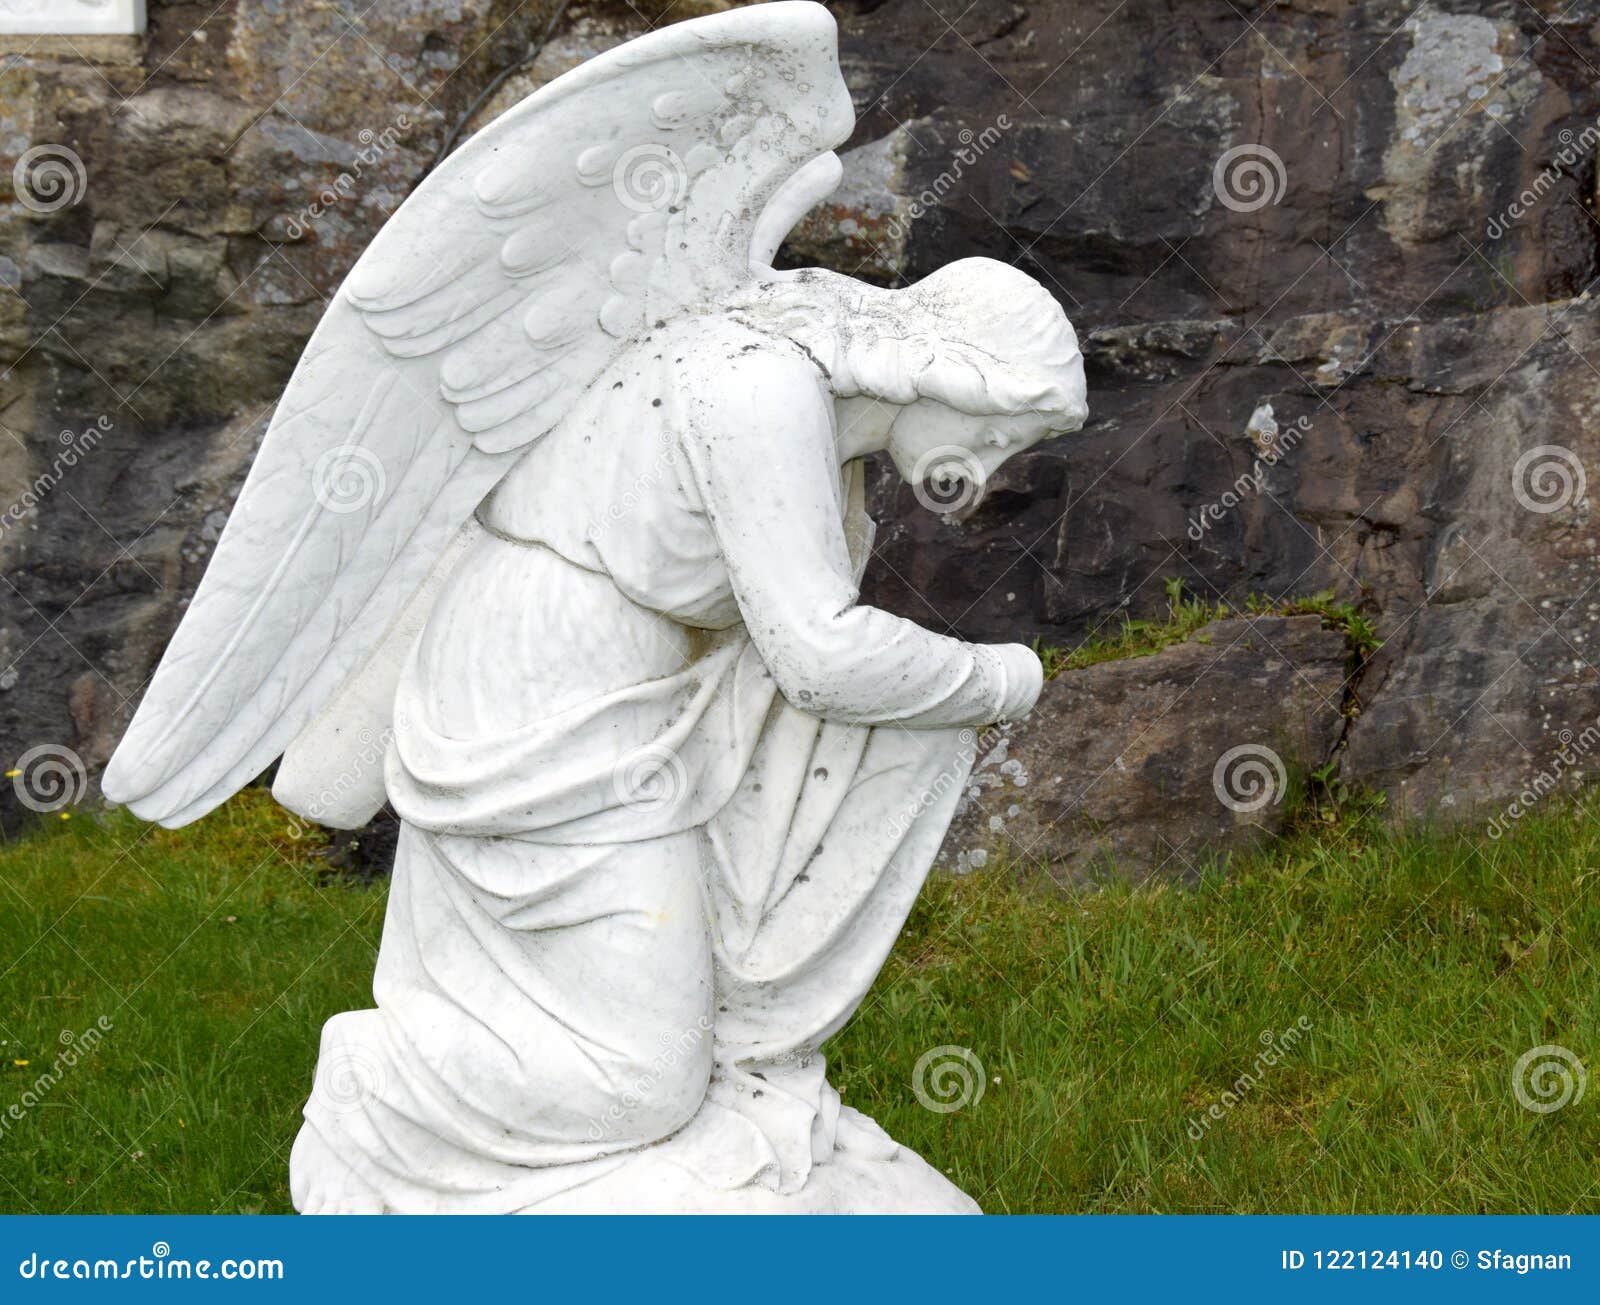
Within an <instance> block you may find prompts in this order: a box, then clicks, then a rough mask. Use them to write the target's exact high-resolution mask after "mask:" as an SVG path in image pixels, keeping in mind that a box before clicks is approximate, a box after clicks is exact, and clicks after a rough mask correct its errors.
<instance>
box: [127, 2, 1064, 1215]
mask: <svg viewBox="0 0 1600 1305" xmlns="http://www.w3.org/2000/svg"><path fill="white" fill-rule="evenodd" d="M836 47H837V34H836V31H835V27H834V23H833V20H832V18H831V17H830V16H829V14H828V13H827V11H826V10H825V9H823V8H822V6H820V5H817V4H812V3H807V2H803V0H790V2H786V3H774V4H765V5H756V6H753V7H751V8H747V9H740V10H735V11H732V12H729V13H725V14H719V15H715V16H712V17H708V18H703V19H698V20H695V21H692V22H686V23H682V24H679V25H677V26H673V27H669V28H666V29H664V30H661V31H658V32H655V33H653V34H651V35H648V36H645V37H643V38H641V39H639V40H637V41H634V42H631V43H629V44H627V45H624V46H621V47H619V48H618V49H616V50H613V51H611V52H610V53H607V54H604V55H601V56H600V57H598V58H596V59H594V60H593V61H591V62H589V63H587V64H585V65H583V66H582V67H579V68H578V69H576V70H574V71H573V72H571V73H569V74H567V75H566V76H564V77H562V78H560V79H559V80H557V81H555V82H553V83H551V84H550V85H549V86H546V87H545V88H543V89H541V90H539V91H538V92H536V93H535V94H533V95H532V96H530V97H529V98H528V99H526V100H525V101H523V102H522V103H521V104H520V105H518V106H517V107H515V108H514V109H512V110H510V111H509V112H507V113H506V114H505V115H504V116H502V117H500V118H499V119H497V120H496V121H495V122H494V123H492V124H491V125H490V126H488V127H487V128H485V129H484V130H483V131H482V132H480V133H479V134H478V135H477V136H475V137H473V138H472V139H471V140H470V141H468V142H467V143H466V144H465V145H464V146H463V147H462V148H461V149H459V150H458V151H457V152H456V153H455V154H453V155H452V156H450V158H449V159H447V160H446V162H445V163H444V164H443V165H442V166H441V167H440V168H439V169H438V170H437V171H436V172H435V173H434V174H433V175H432V176H430V177H429V178H428V179H427V181H426V182H424V183H423V184H422V185H421V186H420V187H419V188H418V189H417V191H416V193H415V194H413V195H412V196H411V197H410V198H409V199H408V200H407V201H406V202H405V203H404V204H403V205H402V206H401V207H400V209H399V210H398V211H397V212H396V213H395V215H394V216H393V218H392V219H391V220H390V221H389V222H388V223H387V225H386V226H385V227H384V228H383V230H382V231H381V232H380V233H379V235H378V236H377V238H376V239H375V240H374V241H373V243H372V245H371V247H370V248H369V249H368V250H367V252H366V253H365V255H364V256H363V257H362V258H361V259H360V261H359V262H358V263H357V264H356V266H355V268H354V270H353V271H352V272H351V274H350V276H349V278H348V280H346V282H345V283H344V285H343V286H342V287H341V288H340V290H339V292H338V293H337V295H336V296H335V297H334V298H333V300H332V302H331V303H330V305H329V307H328V310H327V313H326V315H325V316H324V318H323V319H322V322H321V324H320V326H319V327H318V329H317V331H316V333H315V335H314V336H313V338H312V340H311V342H310V344H309V345H308V347H307V349H306V352H305V355H304V357H303V358H302V360H301V361H300V364H299V367H298V370H297V371H296V372H295V374H294V377H293V379H292V380H291V382H290V384H289V386H288V389H287V391H286V393H285V394H284V396H283V400H282V402H281V404H280V406H279V408H278V410H277V413H276V416H275V418H274V419H273V422H272V425H271V428H270V430H269V432H268V434H267V436H266V439H265V442H264V443H263V444H262V446H261V449H260V451H259V453H258V455H257V457H256V460H255V463H254V466H253V468H252V470H251V472H250V475H249V477H248V479H247V481H246V482H245V485H244V488H243V490H242V492H241V494H240V497H239V500H238V503H237V505H236V507H235V508H234V510H233V513H232V516H231V518H230V520H229V522H228V525H227V528H226V530H225V532H224V533H223V536H222V539H221V541H220V542H219V544H218V546H217V550H216V554H215V556H214V558H213V559H212V561H211V564H210V567H209V569H208V571H207V573H206V575H205V578H204V581H203V583H202V584H201V586H200V588H199V591H198V593H197V594H196V595H195V597H194V600H193V602H192V603H191V605H190V607H189V609H188V611H187V613H186V614H185V616H184V619H183V622H182V624H181V625H180V627H179V629H178V631H177V633H176V635H175V636H174V638H173V640H172V642H171V645H170V647H169V648H168V649H167V652H166V654H165V657H164V658H163V660H162V662H161V665H160V667H159V668H158V670H157V672H156V674H155V676H154V679H153V681H152V682H151V685H150V687H149V690H148V692H147V693H146V695H145V698H144V700H143V703H142V704H141V707H140V709H139V711H138V714H137V715H136V717H135V719H134V721H133V723H132V725H131V726H130V728H129V730H128V732H127V734H126V736H125V738H124V739H123V741H122V744H121V747H120V748H119V750H118V752H117V754H116V756H115V757H114V758H113V760H112V762H111V765H110V767H109V768H108V770H107V772H106V775H105V780H104V789H105V792H106V794H107V796H108V797H110V798H112V799H113V800H116V801H119V802H123V803H126V804H127V805H129V806H130V807H131V808H132V809H133V810H134V811H135V812H137V813H138V814H139V815H141V816H143V817H145V818H147V819H150V820H156V821H160V822H161V823H163V824H166V825H181V824H184V823H185V822H188V821H192V820H195V819H197V818H198V817H200V816H202V815H204V814H205V813H206V812H207V811H209V810H211V809H212V808H213V807H215V806H216V805H217V804H218V803H220V802H222V801H223V800H225V799H226V798H227V797H228V796H229V795H230V794H232V793H234V792H235V791H237V790H238V789H239V788H240V787H241V786H243V785H245V784H246V783H248V782H250V781H251V780H252V779H254V778H256V777H257V776H259V775H260V774H261V773H262V772H263V771H264V770H265V769H266V768H267V767H268V766H269V765H270V764H271V763H272V762H273V761H274V759H276V758H278V757H280V755H281V756H282V761H281V763H280V767H279V771H278V776H277V781H276V785H275V788H274V792H275V794H276V795H277V797H278V798H279V800H280V801H281V802H282V803H283V804H284V805H285V806H287V807H289V808H290V809H291V810H294V811H297V812H299V813H300V814H302V815H304V816H306V817H307V818H309V819H312V820H315V821H319V822H321V823H323V824H327V825H333V826H346V827H351V826H357V825H359V824H361V823H362V822H364V821H365V820H367V819H369V818H370V817H371V816H372V814H373V813H374V812H375V811H376V809H377V808H378V807H379V806H380V805H381V803H382V802H383V801H385V800H388V801H389V802H391V803H392V804H393V806H394V809H395V810H396V811H397V812H398V813H399V815H400V817H401V820H402V832H401V837H400V844H399V850H398V853H397V856H396V861H395V866H394V877H393V882H392V885H391V890H390V897H389V903H388V914H387V917H386V920H385V924H384V929H383V938H382V945H381V949H380V953H379V956H378V960H377V970H376V975H375V978H374V984H373V989H374V997H375V1002H376V1004H375V1008H374V1009H370V1010H359V1011H352V1012H348V1013H345V1014H341V1015H337V1016H335V1017H334V1018H333V1019H331V1020H329V1022H328V1023H327V1025H326V1027H325V1028H324V1030H323V1034H322V1043H321V1050H320V1058H319V1062H318V1070H317V1075H316V1080H315V1083H314V1085H313V1088H312V1091H311V1096H310V1100H309V1102H308V1103H307V1105H306V1107H305V1122H304V1126H303V1127H302V1129H301V1131H300V1134H299V1136H298V1138H297V1140H296V1142H295V1145H294V1149H293V1152H292V1157H291V1161H290V1188H291V1192H292V1196H293V1199H294V1203H295V1205H296V1208H298V1209H299V1210H301V1211H303V1212H329V1213H332V1212H369V1213H370V1212H383V1211H393V1212H403V1213H405V1212H431V1211H441V1212H444V1211H451V1212H454V1211H460V1212H545V1211H610V1210H623V1211H654V1210H663V1211H665V1210H672V1211H972V1210H976V1206H975V1204H974V1203H973V1202H972V1201H971V1199H970V1198H969V1197H967V1196H966V1195H965V1194H963V1193H962V1192H960V1191H959V1190H958V1189H957V1188H956V1187H954V1186H953V1185H952V1184H951V1183H949V1182H948V1180H946V1179H945V1178H943V1177H942V1176H941V1175H940V1174H938V1173H937V1172H936V1171H935V1170H934V1169H933V1168H931V1167H930V1166H929V1165H927V1164H925V1163H924V1162H923V1161H922V1160H920V1159H919V1158H918V1157H916V1156H915V1155H913V1154H911V1153H910V1152H908V1151H905V1150H903V1149H901V1148H899V1147H898V1146H897V1145H896V1144H895V1143H894V1142H893V1141H892V1140H890V1139H889V1137H888V1136H887V1135H886V1134H885V1133H884V1132H883V1131H882V1130H881V1129H879V1128H878V1127H877V1126H876V1125H875V1124H874V1123H872V1121H871V1120H869V1119H867V1118H866V1117H864V1116H862V1115H860V1114H859V1113H857V1112H854V1111H852V1110H850V1109H848V1108H846V1107H843V1106H842V1105H841V1103H840V1100H839V1097H838V1094H837V1093H836V1092H835V1091H834V1090H833V1089H832V1088H831V1087H830V1086H829V1084H828V1082H827V1079H826V1077H825V1076H824V1063H823V1057H822V1056H821V1055H820V1054H819V1051H818V1049H819V1047H820V1046H821V1045H822V1043H823V1042H824V1041H825V1040H826V1039H827V1038H828V1037H830V1036H831V1035H832V1034H833V1033H834V1032H835V1031H837V1030H838V1029H839V1028H840V1027H841V1026H842V1025H843V1024H844V1023H845V1021H846V1020H847V1019H848V1018H849V1017H850V1015H851V1013H852V1012H853V1011H854V1009H855V1008H856V1006H857V1005H858V1003H859V1002H860V1001H861V999H862V997H863V996H864V994H865V993H866V992H867V989H868V987H869V985H870V984H871V983H872V981H873V979H874V977H875V976H876V974H877V972H878V970H879V968H880V966H881V965H882V964H883V961H884V959H885V956H886V955H887V953H888V951H889V948H890V945H891V944H892V942H893V941H894V938H895V936H896V934H897V933H898V931H899V930H900V928H901V926H902V923H903V921H904V919H905V917H906V914H907V912H908V911H909V909H910V907H911V904H912V900H913V898H914V897H915V895H916V893H917V892H918V890H919V887H920V885H921V883H922V880H923V878H924V876H925V875H926V873H927V871H928V868H929V866H930V864H931V862H932V860H933V857H934V855H935V853H936V851H937V849H938V847H939V844H940V841H941V839H942V837H943V835H944V832H945V829H946V826H947V824H948V822H949V820H950V817H951V814H952V811H953V809H954V806H955V804H956V802H957V800H958V797H959V795H960V793H961V791H962V788H963V785H964V782H965V779H966V776H967V773H968V770H969V768H970V766H971V764H972V761H973V753H974V750H975V749H974V727H976V726H981V725H983V724H985V723H988V722H991V721H994V720H997V719H1002V718H1007V719H1008V718H1015V717H1018V716H1020V715H1022V714H1023V713H1025V712H1026V711H1028V709H1029V708H1030V707H1031V706H1032V704H1033V702H1034V700H1035V698H1036V696H1037V695H1038V693H1039V690H1040V686H1041V675H1040V667H1039V663H1038V660H1037V659H1036V658H1035V656H1034V655H1033V653H1032V652H1031V651H1030V650H1029V649H1027V648H1025V647H1023V646H1021V645H1004V646H981V645H973V644H968V643H964V642H961V641H959V640H957V639H953V638H947V637H944V636H941V635H936V634H933V633H931V632H929V631H926V630H924V629H922V628H921V627H919V626H917V625H915V624H913V623H912V622H910V621H906V620H902V619H900V618H898V617H896V616H893V615H890V614H888V613H886V612H882V611H878V610H875V609H873V608H870V607H865V606H862V605H860V604H859V603H858V602H857V594H858V581H859V578H860V575H861V571H862V568H863V566H864V564H865V559H866V556H867V552H868V548H869V545H870V536H871V525H870V522H869V521H868V520H867V518H866V516H865V514H864V512H863V508H862V474H861V468H862V459H863V458H865V457H867V456H868V455H870V454H872V453H874V452H878V451H885V450H886V451H887V453H888V455H889V457H890V458H891V459H892V460H893V462H894V464H895V465H896V466H897V467H898V469H899V470H900V471H901V472H902V473H903V474H905V475H906V476H908V477H920V476H922V475H923V474H925V472H926V469H927V467H928V465H929V463H930V460H939V459H944V460H946V461H948V460H950V459H951V458H954V459H956V460H957V461H958V462H960V463H961V464H962V465H963V466H964V467H965V468H966V471H967V473H968V474H969V475H975V476H977V477H980V478H981V477H982V476H983V475H986V474H988V473H989V472H992V471H993V469H994V468H995V467H996V466H998V465H999V464H1000V463H1001V462H1002V461H1003V460H1004V459H1006V458H1007V457H1009V456H1010V455H1011V454H1013V453H1015V452H1017V451H1018V450H1020V449H1025V448H1027V447H1028V446H1029V445H1031V444H1033V443H1034V442H1036V441H1038V440H1041V439H1044V438H1046V437H1048V436H1050V435H1052V434H1056V433H1059V432H1064V431H1072V430H1076V429H1078V428H1079V427H1080V426H1081V425H1082V423H1083V421H1084V418H1085V414H1086V406H1085V400H1084V380H1083V367H1082V361H1081V358H1080V355H1079V352H1078V347H1077V341H1076V337H1075V336H1074V334H1073V331H1072V328H1071V326H1070V325H1069V324H1068V322H1067V319H1066V317H1065V316H1064V315H1063V313H1062V312H1061V310H1060V308H1059V307H1058V306H1057V304H1056V303H1055V301H1054V300H1053V299H1052V298H1051V296H1050V295H1048V294H1047V293H1046V292H1045V291H1044V290H1043V289H1042V288H1041V287H1040V286H1039V285H1038V284H1037V283H1036V282H1034V281H1033V280H1031V279H1030V278H1028V277H1027V276H1025V275H1023V274H1022V273H1020V272H1018V271H1016V270H1014V269H1012V268H1010V267H1007V266H1005V265H1003V264H1000V263H996V262H991V261H988V260H983V259H971V260H966V261H962V262H958V263H955V264H953V265H951V266H949V267H946V268H944V269H943V270H942V271H939V272H937V273H935V274H933V275H932V276H929V277H928V278H927V279H925V280H923V281H921V282H919V283H917V284H915V285H913V286H911V287H910V288H908V289H904V290H884V289H879V288H875V287H872V286H868V285H865V284H862V283H859V282H857V281H854V280H852V279H850V278H848V277H845V276H840V275H837V274H834V273H831V272H824V271H816V270H807V271H799V272H777V271H774V270H773V268H772V267H771V262H772V259H773V256H774V254H775V252H776V250H777V247H778V244H779V242H780V241H781V240H782V238H783V236H784V235H785V234H786V233H787V231H788V230H789V228H790V227H791V226H792V225H793V224H794V222H796V221H797V220H798V219H799V218H800V216H801V215H802V214H803V213H804V212H805V211H806V210H807V209H808V208H809V207H810V206H811V205H812V204H813V203H815V202H816V201H817V200H819V199H821V198H822V197H823V196H825V195H826V194H827V193H828V192H829V191H830V190H831V189H832V188H833V186H834V185H835V184H836V183H837V180H838V177H839V173H840V165H839V161H838V159H837V157H836V156H835V155H834V154H833V153H832V151H833V149H834V148H835V147H836V146H838V145H840V144H841V143H842V142H843V141H844V140H845V139H846V138H847V136H848V135H849V132H850V130H851V125H852V119H853V114H852V109H851V102H850V96H849V94H848V93H847V91H846V88H845V84H844V81H843V79H842V77H841V76H840V72H839V66H838V57H837V48H836ZM369 763H370V764H369Z"/></svg>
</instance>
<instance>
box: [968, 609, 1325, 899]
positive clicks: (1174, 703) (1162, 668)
mask: <svg viewBox="0 0 1600 1305" xmlns="http://www.w3.org/2000/svg"><path fill="white" fill-rule="evenodd" d="M1349 672H1350V666H1349V657H1348V653H1347V650H1346V646H1345V640H1344V637H1343V636H1342V635H1341V634H1339V633H1338V632H1337V631H1333V630H1327V629H1324V628H1323V626H1322V622H1321V620H1320V619H1319V618H1317V617H1314V616H1300V617H1262V618H1257V619H1254V620H1248V619H1233V620H1224V621H1217V622H1214V623H1213V624H1211V625H1210V626H1207V627H1206V628H1205V629H1204V630H1203V631H1202V632H1201V633H1200V634H1199V635H1198V636H1196V637H1195V638H1193V639H1191V640H1190V641H1189V642H1187V643H1183V644H1179V645H1177V646H1175V647H1172V648H1168V649H1165V650H1164V651H1162V652H1160V653H1157V654H1155V655H1153V656H1150V657H1141V658H1137V659H1134V660H1129V661H1115V662H1103V663H1101V664H1100V665H1098V666H1091V667H1088V668H1086V669H1084V670H1078V671H1067V672H1064V673H1063V674H1062V675H1060V676H1059V677H1058V678H1056V679H1054V680H1051V681H1050V682H1048V683H1047V684H1046V685H1045V691H1044V694H1043V696H1042V697H1041V698H1040V700H1039V705H1038V707H1037V708H1035V709H1034V712H1033V714H1032V715H1031V716H1030V717H1029V719H1028V721H1027V722H1026V724H1023V725H1019V726H1016V727H1014V728H1011V729H1006V728H1004V727H999V726H997V727H995V728H994V729H993V730H991V731H990V732H989V733H988V734H987V735H985V736H984V738H983V739H982V745H983V746H982V748H981V750H980V757H979V761H978V764H977V766H976V767H975V768H974V771H973V775H972V781H971V783H970V784H969V786H968V789H967V797H966V798H965V800H964V801H963V803H962V806H961V809H960V811H959V813H958V815H957V817H956V821H955V824H954V826H953V827H952V829H951V834H950V837H949V839H947V840H946V843H945V848H944V861H945V863H946V864H948V865H950V866H952V868H955V869H958V870H959V869H970V868H973V867H974V866H975V865H981V864H982V863H983V862H984V861H985V860H986V859H987V857H988V855H990V850H991V849H993V848H995V847H996V845H997V844H1002V845H1003V846H1004V847H1005V849H1006V851H1007V853H1008V854H1009V855H1011V856H1013V857H1015V858H1017V859H1018V860H1020V861H1021V862H1022V863H1024V864H1027V865H1032V866H1036V867H1037V868H1038V869H1039V870H1041V871H1042V872H1043V873H1045V874H1048V875H1050V876H1051V877H1053V878H1055V879H1058V880H1062V881H1072V880H1079V881H1081V880H1085V879H1090V878H1093V877H1095V876H1096V875H1102V874H1107V873H1116V872H1119V871H1120V872H1122V873H1127V872H1128V871H1130V870H1134V871H1136V872H1143V873H1152V874H1160V875H1165V876H1168V877H1193V876H1194V875H1196V874H1198V873H1199V871H1200V869H1201V867H1202V864H1203V863H1204V861H1205V860H1206V853H1207V852H1208V851H1209V850H1211V849H1214V848H1218V847H1230V848H1231V847H1238V846H1242V845H1245V844H1248V843H1249V842H1251V841H1253V840H1256V839H1259V838H1261V837H1264V836H1266V835H1269V834H1273V833H1276V832H1278V831H1279V830H1281V829H1282V828H1283V825H1284V822H1285V819H1286V817H1287V816H1288V815H1289V814H1290V812H1291V811H1292V810H1293V798H1294V796H1295V794H1296V793H1297V792H1302V791H1303V790H1304V785H1303V778H1304V776H1305V775H1306V774H1308V773H1309V772H1310V771H1312V770H1315V769H1316V768H1317V767H1319V766H1321V765H1322V764H1324V763H1325V762H1326V761H1327V760H1328V758H1329V757H1330V756H1332V755H1333V751H1334V748H1335V746H1336V745H1337V743H1338V742H1339V739H1340V736H1341V733H1342V730H1343V726H1344V722H1345V716H1344V705H1345V695H1346V690H1347V688H1348V681H1349Z"/></svg>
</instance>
